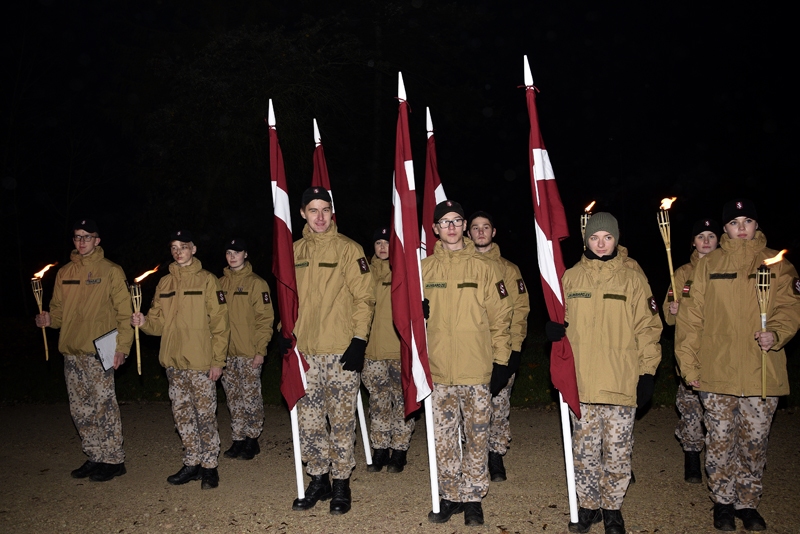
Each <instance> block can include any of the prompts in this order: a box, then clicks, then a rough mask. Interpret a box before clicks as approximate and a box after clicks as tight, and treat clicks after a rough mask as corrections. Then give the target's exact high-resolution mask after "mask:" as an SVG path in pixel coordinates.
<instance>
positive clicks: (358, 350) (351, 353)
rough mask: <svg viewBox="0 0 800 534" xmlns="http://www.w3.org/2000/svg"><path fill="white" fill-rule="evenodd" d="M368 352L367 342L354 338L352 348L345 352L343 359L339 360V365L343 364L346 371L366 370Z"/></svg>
mask: <svg viewBox="0 0 800 534" xmlns="http://www.w3.org/2000/svg"><path fill="white" fill-rule="evenodd" d="M366 350H367V342H366V341H365V340H363V339H359V338H357V337H354V338H353V339H352V341H350V346H349V347H347V350H346V351H344V354H342V357H341V358H339V363H341V364H342V369H344V370H345V371H356V372H359V373H360V372H361V370H362V369H363V368H364V353H365V352H366Z"/></svg>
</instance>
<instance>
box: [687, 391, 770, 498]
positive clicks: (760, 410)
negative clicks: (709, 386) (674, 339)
mask: <svg viewBox="0 0 800 534" xmlns="http://www.w3.org/2000/svg"><path fill="white" fill-rule="evenodd" d="M700 400H701V401H702V402H703V407H704V408H705V409H706V415H705V423H706V431H707V434H706V472H707V473H708V487H709V489H711V494H712V498H713V500H714V502H717V503H720V504H733V505H734V507H735V508H756V507H758V503H759V502H760V501H761V492H762V490H763V484H762V482H761V480H762V478H763V476H764V466H765V465H766V464H767V442H768V440H769V428H770V426H771V425H772V417H773V416H774V415H775V410H776V409H777V407H778V397H767V398H766V399H763V400H762V399H761V397H734V396H733V395H719V394H717V393H709V392H707V391H701V392H700Z"/></svg>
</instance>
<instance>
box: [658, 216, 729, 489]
mask: <svg viewBox="0 0 800 534" xmlns="http://www.w3.org/2000/svg"><path fill="white" fill-rule="evenodd" d="M721 235H722V227H721V226H720V225H719V223H718V222H716V221H715V220H713V219H709V218H705V219H700V220H699V221H696V222H695V223H694V225H693V226H692V248H694V251H693V252H692V256H691V258H690V261H689V263H687V264H685V265H681V266H680V267H678V268H677V269H675V273H674V274H673V278H674V280H675V287H676V288H677V289H678V297H677V298H676V297H675V291H674V288H672V287H670V288H669V289H668V290H667V296H666V297H665V298H664V304H663V310H664V321H666V323H667V324H668V325H671V326H674V325H675V316H676V315H678V310H679V309H680V300H681V295H683V294H684V293H685V294H686V295H687V296H688V295H690V294H691V288H692V273H693V272H694V268H695V266H696V265H697V263H698V262H699V261H700V258H702V257H704V256H705V255H706V254H708V253H709V252H711V251H713V250H716V248H717V246H718V245H719V238H720V236H721ZM676 370H677V371H678V374H679V375H680V368H679V367H677V366H676ZM675 407H676V408H677V409H678V414H680V418H679V419H678V425H677V426H676V427H675V437H676V438H678V441H679V442H680V444H681V448H682V449H683V456H684V460H683V479H684V480H685V481H686V482H689V483H691V484H700V483H702V482H703V472H702V469H701V467H700V452H701V451H702V450H703V445H704V442H705V432H704V431H703V404H702V403H701V402H700V396H699V395H698V394H697V392H696V391H695V390H693V389H692V388H691V387H690V386H688V385H687V384H686V382H684V381H683V380H681V381H680V383H679V384H678V391H677V393H676V395H675Z"/></svg>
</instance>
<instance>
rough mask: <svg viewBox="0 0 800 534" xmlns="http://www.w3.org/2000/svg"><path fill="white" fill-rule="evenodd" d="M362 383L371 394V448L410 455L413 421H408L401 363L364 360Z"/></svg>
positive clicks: (409, 419) (398, 361)
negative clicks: (405, 452)
mask: <svg viewBox="0 0 800 534" xmlns="http://www.w3.org/2000/svg"><path fill="white" fill-rule="evenodd" d="M361 381H362V382H363V383H364V386H366V388H367V391H369V423H370V424H369V440H370V441H371V442H372V447H373V448H375V449H394V450H396V451H407V450H408V445H409V443H411V434H412V433H413V432H414V418H413V417H409V418H408V420H406V415H405V404H404V402H403V385H402V382H401V380H400V360H370V359H367V360H364V372H362V373H361Z"/></svg>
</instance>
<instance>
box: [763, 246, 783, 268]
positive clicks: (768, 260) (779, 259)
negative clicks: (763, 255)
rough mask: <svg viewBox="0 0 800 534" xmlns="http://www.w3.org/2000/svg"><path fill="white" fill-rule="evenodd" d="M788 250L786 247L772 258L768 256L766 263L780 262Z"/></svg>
mask: <svg viewBox="0 0 800 534" xmlns="http://www.w3.org/2000/svg"><path fill="white" fill-rule="evenodd" d="M787 252H789V251H788V250H786V249H783V250H781V251H780V252H778V254H776V255H775V256H773V257H771V258H767V259H766V260H764V265H772V264H773V263H778V262H779V261H781V260H782V259H783V255H784V254H786V253H787Z"/></svg>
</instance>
